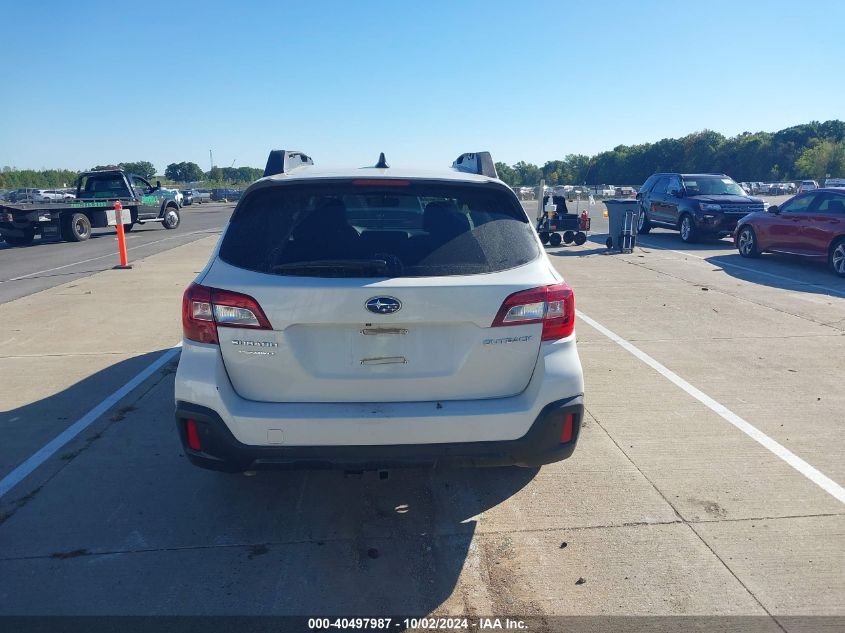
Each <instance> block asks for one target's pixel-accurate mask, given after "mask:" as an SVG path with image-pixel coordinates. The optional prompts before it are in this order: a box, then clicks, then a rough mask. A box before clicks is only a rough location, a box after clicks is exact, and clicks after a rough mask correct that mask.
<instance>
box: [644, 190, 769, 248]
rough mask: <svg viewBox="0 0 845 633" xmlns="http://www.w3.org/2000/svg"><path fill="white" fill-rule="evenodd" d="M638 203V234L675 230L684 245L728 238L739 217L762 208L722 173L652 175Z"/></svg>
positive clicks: (758, 200)
mask: <svg viewBox="0 0 845 633" xmlns="http://www.w3.org/2000/svg"><path fill="white" fill-rule="evenodd" d="M637 200H638V201H639V211H640V215H639V220H638V224H637V230H638V232H639V233H640V234H641V235H642V234H646V233H648V232H649V231H650V230H651V229H652V228H653V227H663V228H667V229H675V230H677V231H680V233H681V239H682V240H683V241H684V242H687V243H690V242H695V241H697V240H698V239H700V238H703V237H725V236H726V235H731V234H733V231H734V229H735V228H736V224H737V222H738V221H739V220H740V219H741V218H743V217H745V216H746V215H748V214H749V213H753V212H755V211H763V209H764V204H763V201H762V200H761V199H760V198H753V197H751V196H749V195H748V194H746V193H745V191H744V190H743V189H742V187H740V186H739V185H738V184H737V183H735V182H734V181H733V180H732V179H731V178H729V177H728V176H725V175H724V174H654V175H653V176H651V177H649V179H648V180H646V181H645V184H644V185H643V186H642V187H641V188H640V191H639V193H637Z"/></svg>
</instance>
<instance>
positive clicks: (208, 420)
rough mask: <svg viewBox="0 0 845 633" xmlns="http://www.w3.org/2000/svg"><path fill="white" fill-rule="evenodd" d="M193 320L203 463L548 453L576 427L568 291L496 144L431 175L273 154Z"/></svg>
mask: <svg viewBox="0 0 845 633" xmlns="http://www.w3.org/2000/svg"><path fill="white" fill-rule="evenodd" d="M182 321H183V327H184V344H183V348H182V355H181V358H180V361H179V370H178V372H177V374H176V424H177V428H178V431H179V436H180V438H181V440H182V444H183V446H184V449H185V453H186V455H187V456H188V457H189V459H190V460H191V462H193V463H194V464H196V465H197V466H202V467H204V468H210V469H215V470H222V471H229V472H239V471H244V470H250V469H256V468H323V467H336V468H344V469H347V470H365V469H379V468H390V467H396V466H407V465H432V464H443V463H448V464H459V465H493V466H495V465H512V464H516V465H519V466H539V465H541V464H547V463H550V462H554V461H558V460H561V459H565V458H566V457H569V455H571V454H572V451H573V450H574V449H575V443H576V442H577V440H578V432H579V429H580V426H581V419H582V416H583V406H584V405H583V392H584V383H583V375H582V371H581V361H580V359H579V358H578V351H577V349H576V346H575V333H574V325H575V304H574V297H573V294H572V289H571V288H570V287H569V286H568V285H566V284H565V283H564V282H563V279H562V278H561V277H560V275H559V274H558V273H557V272H556V271H555V269H554V267H553V266H552V264H551V262H550V261H549V259H548V257H547V256H546V254H545V252H544V250H543V246H542V244H541V243H540V240H539V238H538V236H537V234H536V233H535V231H534V229H533V228H532V224H531V222H530V221H529V218H528V217H527V216H526V213H525V211H524V210H523V208H522V206H521V205H520V203H519V200H518V199H517V197H516V196H515V195H514V193H513V191H511V189H510V188H509V187H508V186H507V185H505V184H504V183H503V182H502V181H500V180H499V179H498V177H497V175H496V170H495V166H494V164H493V161H492V159H491V157H490V154H489V153H488V152H478V153H472V154H463V155H461V156H460V157H459V158H458V159H457V160H456V161H455V162H454V163H453V164H452V168H451V169H444V170H442V171H435V172H421V171H407V170H399V169H393V168H390V167H388V165H387V163H386V162H385V160H384V155H382V156H381V157H380V159H379V162H378V164H377V165H376V166H375V167H370V168H364V169H348V170H342V171H320V170H318V169H317V168H315V167H314V166H313V161H311V159H310V158H308V157H307V156H305V155H304V154H302V153H301V152H292V151H284V150H275V151H273V152H271V154H270V158H269V159H268V161H267V169H266V170H265V176H264V177H263V178H261V179H260V180H258V181H257V182H255V183H254V184H253V185H251V186H250V187H249V188H248V189H247V191H246V192H245V194H244V195H243V197H242V198H241V200H240V202H239V203H238V205H237V207H236V208H235V210H234V212H233V214H232V217H231V220H230V222H229V224H228V226H227V227H226V230H225V232H224V233H223V235H222V237H221V238H220V241H219V242H218V245H217V247H216V249H215V251H214V253H213V255H212V256H211V260H210V261H209V262H208V264H207V265H206V267H205V269H204V270H203V271H202V272H201V273H200V274H199V276H198V277H197V279H196V281H195V282H194V283H193V284H191V286H190V287H189V288H188V289H187V290H186V291H185V296H184V300H183V307H182Z"/></svg>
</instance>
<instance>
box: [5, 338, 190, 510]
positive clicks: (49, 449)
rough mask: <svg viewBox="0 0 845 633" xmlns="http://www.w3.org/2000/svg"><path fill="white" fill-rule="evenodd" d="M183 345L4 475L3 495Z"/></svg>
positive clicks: (152, 364)
mask: <svg viewBox="0 0 845 633" xmlns="http://www.w3.org/2000/svg"><path fill="white" fill-rule="evenodd" d="M181 347H182V343H181V342H180V343H179V344H178V345H176V346H175V347H171V348H170V349H169V350H167V351H166V352H164V353H163V354H162V355H161V356H159V357H158V358H157V359H156V360H155V361H153V362H152V363H151V364H150V365H147V367H146V368H145V369H144V370H143V371H141V372H140V373H139V374H136V375H135V376H134V377H133V378H132V379H130V380H129V382H127V383H126V384H124V385H123V386H122V387H121V388H120V389H118V390H117V391H115V392H114V393H113V394H111V395H110V396H109V397H108V398H106V399H105V400H103V401H102V402H101V403H100V404H98V405H97V406H96V407H94V408H93V409H91V410H90V411H89V412H88V413H86V414H85V415H83V416H82V417H81V418H79V419H78V420H77V421H76V422H74V423H73V424H71V425H70V426H69V427H67V428H66V429H65V430H64V431H62V432H61V433H59V434H58V435H57V436H56V437H54V438H53V439H52V440H50V441H49V442H47V443H46V444H45V445H44V446H42V447H41V448H40V449H38V451H37V452H35V453H34V454H33V455H32V456H30V457H29V458H27V460H26V461H25V462H23V463H22V464H20V465H19V466H18V467H17V468H15V469H14V470H13V471H12V472H10V473H9V474H8V475H6V476H5V477H3V479H0V498H2V497H3V496H4V495H5V494H6V493H7V492H9V491H10V490H11V489H12V488H14V487H15V486H17V485H18V484H19V483H20V482H22V481H23V480H24V479H26V478H27V477H28V476H29V475H30V474H32V472H33V471H34V470H35V469H36V468H38V467H39V466H40V465H41V464H43V463H44V462H46V461H47V460H48V459H49V458H50V457H52V456H53V455H55V454H56V452H57V451H58V450H59V449H61V448H62V447H63V446H64V445H65V444H67V443H68V442H70V441H71V440H72V439H73V438H75V437H76V436H77V435H79V434H80V433H82V431H84V430H85V429H87V428H88V427H89V426H91V423H92V422H94V420H96V419H97V418H99V417H100V416H101V415H103V414H104V413H105V412H106V411H108V410H109V409H111V408H112V407H113V406H114V405H115V404H117V403H118V402H120V400H121V399H122V398H124V397H126V396H127V395H128V394H129V392H131V391H132V390H133V389H134V388H135V387H137V386H138V385H140V384H141V383H142V382H144V381H145V380H146V379H147V378H149V377H150V376H152V375H153V374H154V373H155V372H156V371H158V370H159V369H161V368H162V367H163V366H164V365H165V364H167V363H168V362H169V361H170V360H172V359H173V357H174V356H176V354H178V353H179V349H180V348H181Z"/></svg>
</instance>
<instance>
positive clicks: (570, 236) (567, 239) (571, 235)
mask: <svg viewBox="0 0 845 633" xmlns="http://www.w3.org/2000/svg"><path fill="white" fill-rule="evenodd" d="M574 239H575V231H565V232H564V234H563V241H564V243H565V244H572V241H573V240H574Z"/></svg>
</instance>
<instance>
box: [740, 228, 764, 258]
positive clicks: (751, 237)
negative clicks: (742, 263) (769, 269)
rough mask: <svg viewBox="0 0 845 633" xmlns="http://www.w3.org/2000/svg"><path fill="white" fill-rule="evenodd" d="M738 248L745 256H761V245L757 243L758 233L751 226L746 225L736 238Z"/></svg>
mask: <svg viewBox="0 0 845 633" xmlns="http://www.w3.org/2000/svg"><path fill="white" fill-rule="evenodd" d="M736 249H737V250H738V251H739V254H740V255H742V256H743V257H749V258H755V257H760V247H759V246H758V245H757V235H756V234H755V233H754V229H752V228H751V227H750V226H744V227H742V229H741V230H740V231H739V235H738V236H737V238H736Z"/></svg>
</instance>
